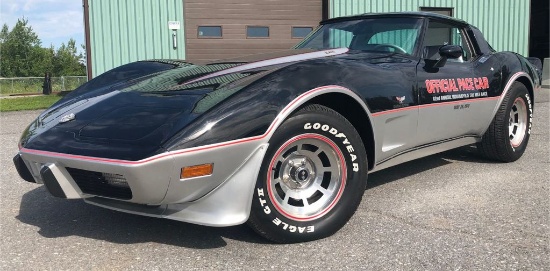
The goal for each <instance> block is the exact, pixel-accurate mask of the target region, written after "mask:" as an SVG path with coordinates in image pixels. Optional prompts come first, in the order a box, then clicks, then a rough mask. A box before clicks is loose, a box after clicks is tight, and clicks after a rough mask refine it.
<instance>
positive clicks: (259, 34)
mask: <svg viewBox="0 0 550 271" xmlns="http://www.w3.org/2000/svg"><path fill="white" fill-rule="evenodd" d="M246 37H247V38H269V27H267V26H247V27H246Z"/></svg>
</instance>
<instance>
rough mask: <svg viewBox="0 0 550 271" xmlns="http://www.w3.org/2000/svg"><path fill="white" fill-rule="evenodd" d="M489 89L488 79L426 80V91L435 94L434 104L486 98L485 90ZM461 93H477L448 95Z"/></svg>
mask: <svg viewBox="0 0 550 271" xmlns="http://www.w3.org/2000/svg"><path fill="white" fill-rule="evenodd" d="M487 89H489V79H487V77H476V78H451V79H432V80H426V90H427V91H428V93H429V94H435V95H434V96H433V101H434V102H438V101H448V100H457V99H468V98H478V97H486V96H487V91H483V90H487ZM459 91H475V92H470V93H460V94H447V93H452V92H459ZM440 94H441V95H440ZM443 94H446V95H443Z"/></svg>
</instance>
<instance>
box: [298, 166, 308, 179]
mask: <svg viewBox="0 0 550 271" xmlns="http://www.w3.org/2000/svg"><path fill="white" fill-rule="evenodd" d="M308 177H309V171H307V169H305V168H303V167H300V168H298V170H296V174H295V176H294V179H295V180H296V181H299V182H303V181H305V180H307V178H308Z"/></svg>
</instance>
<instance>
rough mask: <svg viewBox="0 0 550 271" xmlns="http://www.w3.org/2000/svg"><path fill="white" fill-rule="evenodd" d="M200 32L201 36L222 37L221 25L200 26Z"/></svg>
mask: <svg viewBox="0 0 550 271" xmlns="http://www.w3.org/2000/svg"><path fill="white" fill-rule="evenodd" d="M198 34H199V38H221V37H222V27H221V26H199V29H198Z"/></svg>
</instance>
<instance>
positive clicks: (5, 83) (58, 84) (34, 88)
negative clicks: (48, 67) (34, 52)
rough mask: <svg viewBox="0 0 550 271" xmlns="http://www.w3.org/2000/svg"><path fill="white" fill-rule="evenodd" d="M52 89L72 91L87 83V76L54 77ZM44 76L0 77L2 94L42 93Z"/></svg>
mask: <svg viewBox="0 0 550 271" xmlns="http://www.w3.org/2000/svg"><path fill="white" fill-rule="evenodd" d="M51 80H52V91H53V92H60V91H70V90H74V89H75V88H77V87H79V86H80V85H82V84H84V83H86V82H87V81H88V78H87V77H86V76H61V77H52V78H51ZM43 84H44V77H14V78H0V95H3V96H4V95H14V94H16V95H17V94H41V93H42V85H43Z"/></svg>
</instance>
